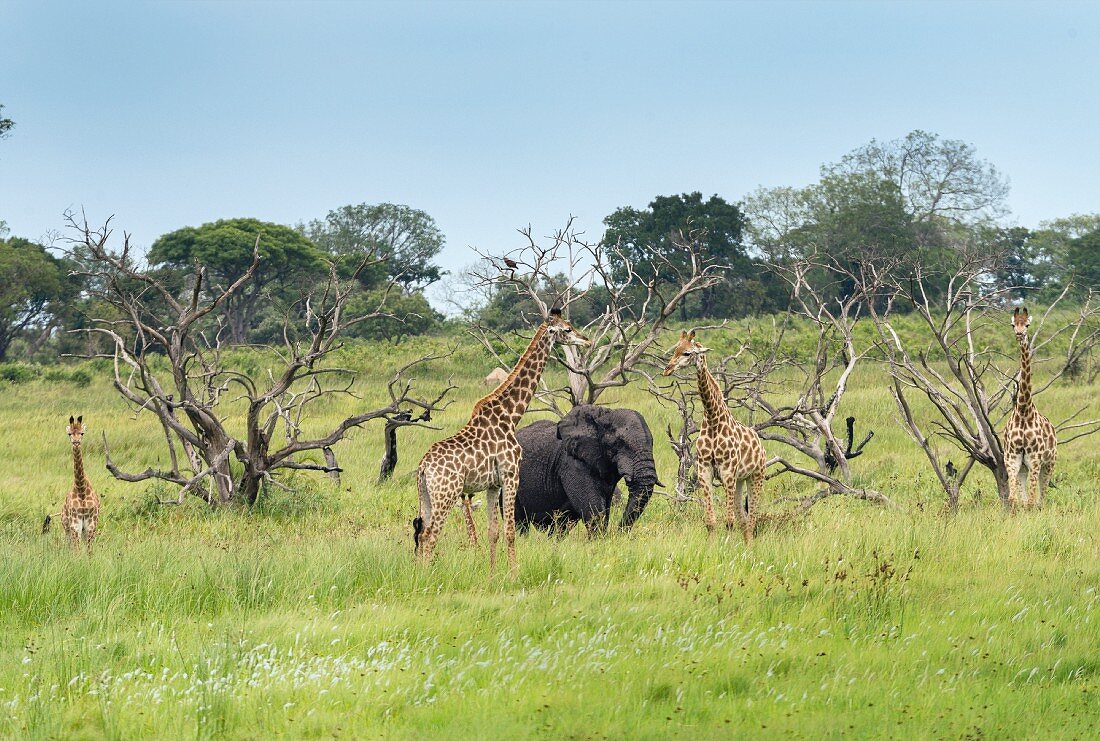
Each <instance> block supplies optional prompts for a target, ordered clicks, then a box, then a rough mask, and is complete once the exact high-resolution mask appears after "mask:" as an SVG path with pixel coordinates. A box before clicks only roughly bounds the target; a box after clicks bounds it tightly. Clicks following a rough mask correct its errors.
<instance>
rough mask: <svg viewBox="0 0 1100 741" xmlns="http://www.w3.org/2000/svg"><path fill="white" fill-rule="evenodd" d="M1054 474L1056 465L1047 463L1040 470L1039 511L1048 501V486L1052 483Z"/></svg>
mask: <svg viewBox="0 0 1100 741" xmlns="http://www.w3.org/2000/svg"><path fill="white" fill-rule="evenodd" d="M1052 473H1054V464H1053V463H1046V464H1044V465H1043V466H1042V467H1041V468H1040V469H1039V509H1042V508H1043V505H1044V504H1046V501H1047V484H1048V483H1050V475H1051V474H1052Z"/></svg>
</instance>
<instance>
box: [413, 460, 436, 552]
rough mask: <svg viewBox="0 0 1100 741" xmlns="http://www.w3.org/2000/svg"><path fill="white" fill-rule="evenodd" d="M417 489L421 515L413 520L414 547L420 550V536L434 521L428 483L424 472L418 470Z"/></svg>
mask: <svg viewBox="0 0 1100 741" xmlns="http://www.w3.org/2000/svg"><path fill="white" fill-rule="evenodd" d="M416 489H417V492H418V493H419V495H420V514H419V515H418V516H417V517H416V518H414V519H413V545H414V546H415V548H416V549H417V550H419V549H420V535H421V533H423V532H424V530H425V529H426V528H427V527H428V525H430V524H431V521H432V498H431V496H430V495H429V494H428V481H427V479H426V478H425V476H424V471H423V470H421V469H417V472H416Z"/></svg>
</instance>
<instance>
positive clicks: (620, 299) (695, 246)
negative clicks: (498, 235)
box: [471, 219, 724, 415]
mask: <svg viewBox="0 0 1100 741" xmlns="http://www.w3.org/2000/svg"><path fill="white" fill-rule="evenodd" d="M520 233H521V234H522V235H523V238H524V241H525V244H524V245H522V246H521V247H520V248H519V249H517V250H514V251H512V252H510V253H509V254H507V255H503V256H495V255H489V254H487V253H479V254H480V255H481V257H482V263H481V265H480V266H478V267H476V268H475V269H474V270H473V275H472V276H471V277H472V279H473V283H474V285H475V286H477V287H478V288H479V289H480V290H481V291H482V292H483V293H484V294H485V295H490V296H491V295H493V294H495V293H496V292H500V291H505V292H509V293H510V294H512V295H515V296H516V297H518V298H519V299H521V305H523V306H527V307H528V308H529V311H530V314H531V316H529V317H526V318H525V321H524V324H525V325H528V326H533V325H536V324H538V323H540V322H542V321H544V320H545V318H546V317H547V316H548V313H549V311H550V309H551V308H553V307H554V306H555V305H556V306H558V307H560V308H561V309H562V310H563V312H564V313H565V314H566V315H570V313H571V312H570V307H574V308H578V309H579V308H582V307H583V308H584V309H585V310H587V313H588V314H589V315H590V316H591V319H590V320H589V321H583V322H578V320H577V314H578V313H580V312H573V315H572V316H571V319H573V321H574V323H576V324H580V325H581V326H582V327H583V331H584V333H585V335H586V336H588V337H589V338H591V339H592V345H591V346H590V347H587V348H580V347H566V348H565V349H564V355H565V360H564V365H565V366H566V368H567V370H568V373H569V383H568V386H567V387H566V388H564V389H550V388H547V387H545V386H544V387H543V389H542V390H541V391H540V392H539V394H538V395H537V400H538V401H540V402H541V404H542V405H543V407H544V408H548V409H551V410H553V411H555V412H557V413H558V414H559V415H560V414H564V413H565V412H566V411H568V409H567V408H566V409H563V407H562V404H563V403H567V404H568V405H569V406H570V407H571V406H573V405H576V404H593V403H595V402H596V400H597V399H598V398H599V397H600V395H601V394H602V393H603V392H604V391H606V390H607V389H609V388H615V387H619V386H624V385H626V384H627V383H628V382H629V381H630V380H631V378H632V377H634V376H635V375H636V372H637V370H638V368H639V367H640V366H641V365H643V364H644V363H656V362H658V360H659V359H658V358H656V356H655V355H654V351H655V350H656V348H657V341H658V338H659V337H660V335H661V332H662V330H663V329H664V328H665V326H666V325H667V323H668V321H669V319H671V318H672V317H673V314H674V312H675V311H676V310H677V309H678V308H679V306H680V304H681V303H682V302H683V301H684V300H685V299H687V298H688V297H689V296H690V295H692V294H693V293H696V292H698V291H702V290H705V289H707V288H710V287H712V286H715V285H717V284H719V283H720V282H722V280H723V279H724V278H723V268H724V266H723V265H721V264H719V263H717V262H715V261H714V260H712V259H711V258H710V257H708V256H707V254H706V252H705V245H704V242H703V241H702V234H700V233H687V234H679V235H677V238H676V239H675V240H674V244H675V249H676V250H677V254H675V255H674V256H675V257H676V258H678V259H677V260H675V261H674V260H673V259H670V257H669V256H668V255H662V254H660V253H658V252H656V251H654V252H653V253H652V256H651V259H650V262H649V264H648V265H646V266H645V267H646V270H645V271H644V274H645V275H646V276H649V277H647V278H644V279H643V277H642V271H641V270H640V267H641V266H639V265H636V264H635V263H634V262H632V260H631V259H630V258H629V257H628V256H627V255H626V253H625V252H623V251H622V250H620V249H619V248H618V246H617V245H613V244H612V245H608V244H603V243H602V242H592V241H588V240H586V239H585V238H584V234H583V232H580V231H578V230H577V229H576V228H575V227H574V222H573V219H570V220H569V221H568V222H567V224H566V226H565V228H563V229H560V230H558V231H557V232H555V233H554V234H553V235H552V236H550V237H548V238H547V239H546V240H544V241H540V240H538V239H536V238H535V237H534V235H533V232H532V230H531V229H530V228H529V227H528V228H527V229H524V230H521V231H520ZM474 334H475V336H476V337H477V338H478V339H479V340H480V341H481V342H482V343H483V344H484V345H485V347H486V348H487V349H488V350H489V351H490V352H491V353H492V354H493V355H494V357H495V358H496V360H497V361H498V362H499V364H500V365H502V366H504V367H509V366H511V365H512V364H513V363H514V361H515V357H514V356H507V355H506V353H507V352H509V350H502V348H511V347H512V346H514V345H515V344H516V343H512V342H509V341H508V340H507V338H505V337H502V336H501V334H500V333H499V332H497V331H495V330H493V329H492V328H490V327H486V326H482V325H479V326H477V327H475V329H474Z"/></svg>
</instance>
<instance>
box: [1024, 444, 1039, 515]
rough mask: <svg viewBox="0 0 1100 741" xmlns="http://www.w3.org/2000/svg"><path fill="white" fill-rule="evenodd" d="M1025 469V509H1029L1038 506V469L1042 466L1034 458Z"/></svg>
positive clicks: (1033, 457)
mask: <svg viewBox="0 0 1100 741" xmlns="http://www.w3.org/2000/svg"><path fill="white" fill-rule="evenodd" d="M1029 463H1030V464H1031V465H1029V466H1028V467H1027V508H1028V509H1031V508H1032V507H1036V506H1038V504H1039V468H1040V466H1041V465H1042V464H1040V463H1039V462H1038V461H1036V460H1035V456H1032V457H1031V460H1030V461H1029Z"/></svg>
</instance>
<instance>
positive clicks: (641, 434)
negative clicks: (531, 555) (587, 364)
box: [516, 404, 663, 536]
mask: <svg viewBox="0 0 1100 741" xmlns="http://www.w3.org/2000/svg"><path fill="white" fill-rule="evenodd" d="M516 439H517V440H519V444H520V447H522V448H523V458H522V459H521V461H520V468H519V493H518V494H517V496H516V526H517V528H518V529H519V530H520V532H524V531H526V530H527V528H528V527H529V526H530V525H534V526H535V527H537V528H539V529H542V530H546V531H548V532H550V533H552V534H555V535H562V534H564V533H566V532H568V531H569V530H570V529H571V528H572V527H573V526H574V525H575V524H576V523H577V522H578V521H583V522H584V524H585V528H586V529H587V530H588V534H589V536H595V535H599V534H602V533H604V532H606V531H607V525H608V519H609V517H610V508H611V498H612V496H613V495H614V493H615V487H616V485H617V484H618V483H619V481H620V480H622V479H625V480H626V486H627V491H628V492H629V497H628V499H627V503H626V507H625V509H624V510H623V517H622V522H621V523H620V526H621V527H622V528H623V529H629V528H630V527H631V526H632V525H633V524H634V523H635V521H637V519H638V517H640V516H641V514H642V512H643V511H644V510H645V507H646V504H648V502H649V498H650V497H651V496H652V495H653V488H654V486H663V485H662V484H661V483H660V481H658V480H657V469H656V466H655V465H654V463H653V435H652V433H650V431H649V425H647V424H646V421H645V419H644V418H643V417H642V415H641V414H639V413H638V412H636V411H635V410H633V409H611V408H609V407H602V406H596V405H594V404H582V405H578V406H576V407H573V410H572V411H570V412H569V414H567V415H565V417H564V418H562V420H561V421H560V422H558V423H557V424H555V423H554V422H551V421H549V420H540V421H538V422H534V423H532V424H530V425H528V426H527V427H524V428H523V429H521V430H519V431H517V432H516Z"/></svg>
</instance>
